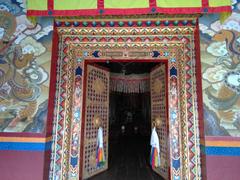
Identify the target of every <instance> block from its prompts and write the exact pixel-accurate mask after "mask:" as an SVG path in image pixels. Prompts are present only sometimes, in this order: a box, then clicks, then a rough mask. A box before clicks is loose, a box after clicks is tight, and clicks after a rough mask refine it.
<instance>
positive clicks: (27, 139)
mask: <svg viewBox="0 0 240 180" xmlns="http://www.w3.org/2000/svg"><path fill="white" fill-rule="evenodd" d="M51 140H52V137H51V136H50V137H47V138H42V137H0V142H36V143H38V142H42V143H44V142H49V141H51Z"/></svg>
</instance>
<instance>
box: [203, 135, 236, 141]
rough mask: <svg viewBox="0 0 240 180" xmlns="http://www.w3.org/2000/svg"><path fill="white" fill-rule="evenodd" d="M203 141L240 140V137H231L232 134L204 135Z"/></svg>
mask: <svg viewBox="0 0 240 180" xmlns="http://www.w3.org/2000/svg"><path fill="white" fill-rule="evenodd" d="M205 141H240V137H232V136H205Z"/></svg>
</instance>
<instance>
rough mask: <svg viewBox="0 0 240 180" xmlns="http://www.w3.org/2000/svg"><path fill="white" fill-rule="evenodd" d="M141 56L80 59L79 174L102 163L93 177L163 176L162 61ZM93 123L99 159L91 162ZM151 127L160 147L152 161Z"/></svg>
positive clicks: (164, 88)
mask: <svg viewBox="0 0 240 180" xmlns="http://www.w3.org/2000/svg"><path fill="white" fill-rule="evenodd" d="M141 61H142V60H135V61H126V62H121V61H116V62H108V63H94V62H93V61H87V62H86V64H87V65H86V67H87V71H86V74H85V76H86V77H85V79H86V86H85V88H86V89H84V91H86V96H85V99H84V100H83V101H84V102H85V103H86V104H84V106H85V107H87V108H86V110H85V123H86V124H85V127H86V128H85V139H86V141H85V145H84V146H85V148H84V149H85V151H84V157H90V158H86V159H85V160H84V162H85V164H84V167H86V168H85V171H84V172H83V173H84V174H83V177H84V179H86V178H89V177H91V176H93V175H96V174H99V173H100V172H103V171H105V170H106V169H108V171H106V172H105V173H102V174H101V175H99V176H95V177H94V178H93V179H118V178H119V177H126V178H127V179H148V178H152V179H159V178H160V177H159V175H160V176H161V177H164V179H168V175H169V159H168V158H169V148H168V124H167V122H168V120H167V119H168V105H167V102H168V100H167V97H168V94H167V63H166V62H167V61H165V62H158V61H156V60H155V61H153V62H151V61H150V60H149V61H145V62H144V61H142V62H141ZM88 62H89V63H88ZM106 68H108V69H106ZM99 127H101V128H102V129H103V152H104V156H105V157H104V158H105V159H104V161H105V162H104V164H99V165H97V166H96V150H97V147H96V146H97V144H98V142H97V140H98V138H96V137H97V136H98V135H97V134H96V132H98V131H97V129H98V128H99ZM152 128H155V129H156V132H157V136H158V139H157V141H158V142H159V147H160V149H159V151H160V152H159V157H158V158H159V160H160V164H159V165H156V166H155V164H156V162H155V163H154V162H153V161H154V160H152V161H150V154H151V153H150V152H151V147H150V135H151V129H152ZM154 131H155V130H154ZM97 151H98V150H97ZM151 157H152V159H154V156H153V155H151ZM155 157H157V156H155ZM150 162H151V164H152V167H151V165H150ZM151 168H153V171H155V172H156V173H153V172H152V170H151ZM157 174H158V175H157Z"/></svg>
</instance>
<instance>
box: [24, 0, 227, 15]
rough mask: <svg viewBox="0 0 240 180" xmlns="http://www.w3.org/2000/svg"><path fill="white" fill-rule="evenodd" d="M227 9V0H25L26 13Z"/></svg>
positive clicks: (213, 10) (119, 12)
mask: <svg viewBox="0 0 240 180" xmlns="http://www.w3.org/2000/svg"><path fill="white" fill-rule="evenodd" d="M222 12H231V0H121V1H117V0H27V14H28V15H29V16H98V15H99V16H104V15H137V14H159V13H160V14H206V13H222Z"/></svg>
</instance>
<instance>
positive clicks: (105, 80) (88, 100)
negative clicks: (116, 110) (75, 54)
mask: <svg viewBox="0 0 240 180" xmlns="http://www.w3.org/2000/svg"><path fill="white" fill-rule="evenodd" d="M86 73H87V74H86V76H87V77H86V78H85V79H86V83H85V84H86V87H85V91H86V93H85V94H86V97H85V118H84V123H85V131H84V148H83V179H86V178H89V177H92V176H94V175H96V174H99V173H101V172H103V171H105V170H106V169H107V168H108V131H109V127H108V118H109V117H108V114H109V77H110V73H109V72H108V71H107V70H106V69H103V68H101V67H97V66H93V65H87V67H86ZM97 118H98V119H101V122H102V123H101V127H102V129H103V149H104V156H105V163H103V164H101V166H100V167H99V166H97V163H96V153H97V134H98V128H99V126H98V124H97V121H96V119H97Z"/></svg>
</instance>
